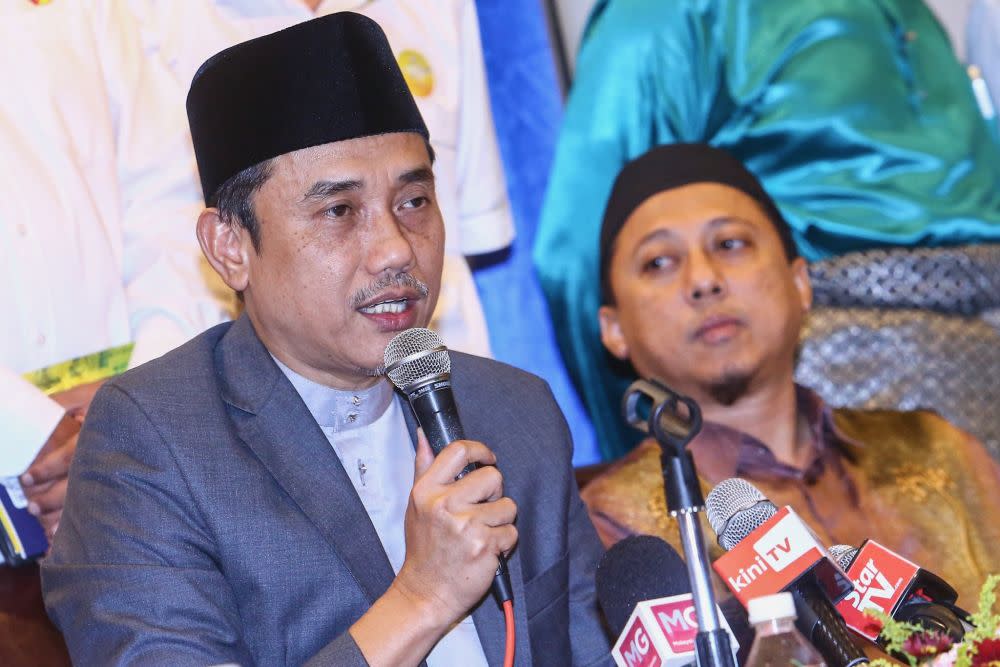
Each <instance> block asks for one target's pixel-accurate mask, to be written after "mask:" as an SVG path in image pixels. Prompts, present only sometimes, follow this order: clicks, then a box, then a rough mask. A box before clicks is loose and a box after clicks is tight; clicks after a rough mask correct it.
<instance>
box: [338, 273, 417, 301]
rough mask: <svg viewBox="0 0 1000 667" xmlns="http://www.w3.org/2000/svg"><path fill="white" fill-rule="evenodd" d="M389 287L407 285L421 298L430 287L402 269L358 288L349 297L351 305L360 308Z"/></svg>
mask: <svg viewBox="0 0 1000 667" xmlns="http://www.w3.org/2000/svg"><path fill="white" fill-rule="evenodd" d="M391 287H409V288H410V289H413V290H415V291H417V292H418V293H419V294H420V296H421V298H422V297H426V296H427V294H428V293H429V292H430V289H428V287H427V285H426V284H424V283H423V282H422V281H420V280H418V279H417V278H415V277H414V276H412V275H410V274H409V273H406V272H405V271H404V272H402V273H397V274H396V275H394V276H383V277H381V278H379V279H378V280H376V281H375V282H373V283H372V284H371V285H368V286H366V287H362V288H361V289H359V290H358V291H357V292H355V293H354V295H353V296H352V297H351V307H352V308H355V309H356V308H360V307H361V306H363V305H364V304H365V303H367V302H368V301H371V300H372V299H373V298H375V297H376V296H378V295H379V294H380V293H381V292H384V291H385V290H387V289H389V288H391Z"/></svg>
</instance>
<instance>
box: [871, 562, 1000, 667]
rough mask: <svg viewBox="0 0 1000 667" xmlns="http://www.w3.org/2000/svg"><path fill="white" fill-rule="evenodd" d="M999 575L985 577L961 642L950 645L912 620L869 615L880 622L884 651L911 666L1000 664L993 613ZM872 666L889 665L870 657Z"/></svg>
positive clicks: (999, 640) (997, 623) (997, 624)
mask: <svg viewBox="0 0 1000 667" xmlns="http://www.w3.org/2000/svg"><path fill="white" fill-rule="evenodd" d="M997 584H1000V575H996V574H994V575H991V576H990V577H988V578H987V579H986V583H984V584H983V588H982V590H981V591H980V593H979V610H978V611H976V613H974V614H972V615H971V616H970V617H969V621H970V622H971V623H972V625H973V626H974V627H973V629H971V630H969V631H968V632H967V633H965V637H964V638H963V639H962V641H961V642H959V643H957V644H953V643H952V641H951V638H950V637H948V636H947V635H944V634H941V633H937V632H929V631H927V630H924V629H923V628H921V627H920V626H919V625H916V624H914V623H903V622H899V621H894V620H892V618H891V617H889V616H888V615H886V614H883V613H881V612H878V611H875V612H869V614H870V615H871V616H872V617H873V618H874V619H877V622H879V623H881V625H882V630H881V632H880V637H881V638H882V640H883V641H884V642H885V650H886V652H887V653H890V654H892V655H895V656H898V657H900V658H901V659H905V660H906V661H907V662H909V664H910V665H911V666H912V667H917V665H929V666H930V667H1000V632H998V628H1000V616H998V615H995V614H994V613H993V605H994V604H995V603H996V597H997V596H996V587H997ZM871 665H872V667H892V663H890V662H889V661H888V660H885V659H884V658H879V659H876V660H872V662H871Z"/></svg>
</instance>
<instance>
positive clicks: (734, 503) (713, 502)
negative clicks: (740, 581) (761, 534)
mask: <svg viewBox="0 0 1000 667" xmlns="http://www.w3.org/2000/svg"><path fill="white" fill-rule="evenodd" d="M705 510H706V514H708V522H709V523H710V524H711V525H712V530H714V531H715V534H716V535H718V536H719V545H720V546H721V547H722V548H723V549H725V550H726V551H729V550H730V549H732V548H733V547H735V546H736V545H737V544H739V543H740V542H741V541H742V540H743V538H744V537H746V536H747V535H749V534H750V533H752V532H753V531H754V530H755V529H756V528H758V527H759V526H760V525H761V524H763V523H764V522H765V521H767V520H768V519H770V518H771V517H772V516H774V514H775V512H777V511H778V509H777V508H776V507H775V506H774V503H772V502H771V501H770V500H768V499H767V498H765V497H764V494H763V493H761V492H760V490H759V489H757V487H756V486H754V485H753V484H751V483H750V482H748V481H746V480H745V479H739V478H738V477H730V478H729V479H725V480H722V481H721V482H719V484H718V485H717V486H716V487H715V488H714V489H712V490H711V491H710V492H709V494H708V497H707V498H706V499H705Z"/></svg>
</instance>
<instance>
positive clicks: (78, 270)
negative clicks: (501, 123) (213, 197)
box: [0, 0, 226, 476]
mask: <svg viewBox="0 0 1000 667" xmlns="http://www.w3.org/2000/svg"><path fill="white" fill-rule="evenodd" d="M0 72H2V75H0V81H2V82H3V93H2V94H0V248H2V252H3V261H2V262H0V285H2V287H0V342H2V344H0V395H2V396H3V399H4V400H3V401H0V432H2V433H3V443H2V445H0V476H8V475H16V474H20V473H21V472H23V471H24V468H25V467H26V466H27V464H28V463H29V462H30V461H31V460H32V459H33V458H34V456H35V454H36V453H37V451H38V449H39V448H40V447H41V446H42V444H43V443H44V442H45V440H46V439H47V438H48V436H49V435H50V434H51V432H52V430H53V428H54V427H55V425H56V423H57V422H58V420H59V418H60V417H61V416H62V414H63V410H62V408H61V407H59V406H58V404H56V403H55V402H54V401H52V400H50V399H48V398H47V397H45V396H44V394H42V393H41V392H40V391H38V390H37V389H35V388H34V387H33V386H32V385H30V384H28V383H27V382H25V381H23V380H21V378H20V377H19V376H20V375H21V374H22V373H24V372H26V371H31V370H37V369H39V368H42V367H45V366H49V365H51V364H54V363H58V362H61V361H65V360H68V359H70V358H73V357H77V356H82V355H87V354H92V353H95V352H99V351H101V350H103V349H106V348H109V347H113V346H117V345H121V344H124V343H127V342H129V341H134V342H135V344H136V345H135V349H134V351H133V357H132V359H133V365H135V364H137V363H140V362H142V361H146V360H148V359H151V358H153V357H156V356H159V355H160V354H162V353H164V352H166V351H167V350H169V349H171V348H172V347H175V346H176V345H178V344H180V343H182V342H184V341H185V340H187V339H188V338H190V337H191V336H192V335H194V334H196V333H198V332H199V331H201V330H203V329H205V328H207V327H208V326H210V325H212V324H215V323H217V322H220V321H222V320H223V319H224V318H225V315H226V314H225V312H224V307H223V304H222V303H221V302H219V301H216V300H215V299H214V298H213V295H212V292H211V289H210V287H209V286H207V285H206V284H205V281H204V272H203V266H204V265H203V264H202V263H201V262H202V260H201V250H200V248H199V247H198V244H197V240H196V238H195V232H194V228H195V219H196V217H197V212H198V210H199V209H200V207H201V197H200V191H199V189H198V184H197V181H196V180H195V179H194V174H193V173H192V171H191V162H190V153H189V149H188V140H187V139H186V133H187V124H186V120H185V118H184V110H183V108H178V107H177V106H176V100H177V95H178V88H177V84H176V81H175V80H174V79H173V77H172V76H171V75H170V72H169V70H168V69H167V68H166V66H165V65H164V64H163V63H159V62H157V61H156V60H155V59H151V58H146V57H145V56H144V55H143V53H142V49H141V45H140V43H139V40H138V28H137V27H136V26H135V25H134V19H133V17H132V16H131V14H130V13H129V12H128V11H127V10H126V8H124V7H122V6H121V4H120V3H113V2H105V1H104V0H88V1H87V2H58V1H57V2H53V3H51V4H43V5H34V4H33V3H31V2H27V1H26V0H25V1H24V2H13V1H11V0H3V1H0Z"/></svg>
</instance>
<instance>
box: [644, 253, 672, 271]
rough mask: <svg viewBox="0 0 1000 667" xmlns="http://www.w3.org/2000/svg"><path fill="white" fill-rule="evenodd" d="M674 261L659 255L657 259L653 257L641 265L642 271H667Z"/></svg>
mask: <svg viewBox="0 0 1000 667" xmlns="http://www.w3.org/2000/svg"><path fill="white" fill-rule="evenodd" d="M673 264H674V260H673V259H672V258H670V257H667V256H665V255H660V256H659V257H654V258H653V259H651V260H649V261H647V262H646V263H645V264H643V266H642V268H643V271H662V270H663V269H668V268H670V267H671V266H673Z"/></svg>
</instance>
